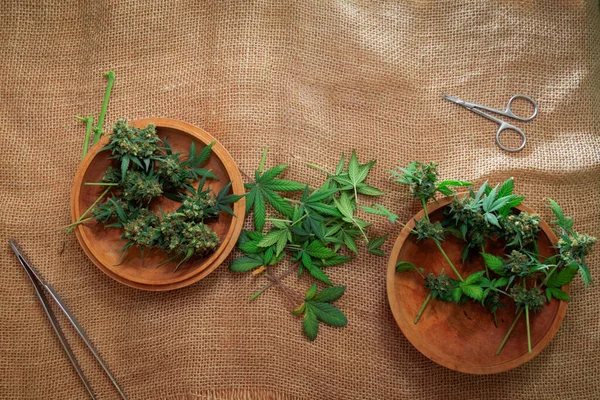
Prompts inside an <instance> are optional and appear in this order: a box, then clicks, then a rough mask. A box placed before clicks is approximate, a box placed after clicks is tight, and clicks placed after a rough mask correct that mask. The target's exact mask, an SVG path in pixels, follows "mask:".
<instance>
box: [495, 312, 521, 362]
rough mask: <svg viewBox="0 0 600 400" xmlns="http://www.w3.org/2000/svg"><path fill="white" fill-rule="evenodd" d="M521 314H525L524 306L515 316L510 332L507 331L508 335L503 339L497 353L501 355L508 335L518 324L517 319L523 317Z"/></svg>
mask: <svg viewBox="0 0 600 400" xmlns="http://www.w3.org/2000/svg"><path fill="white" fill-rule="evenodd" d="M521 315H523V309H522V308H521V309H520V310H519V312H518V313H517V316H516V317H515V320H514V321H513V323H512V325H511V326H510V328H509V329H508V332H506V335H504V339H502V343H500V347H498V350H497V351H496V355H499V354H500V352H501V351H502V348H503V347H504V345H505V344H506V341H507V340H508V337H509V336H510V334H511V333H512V331H513V329H515V325H517V321H519V318H521Z"/></svg>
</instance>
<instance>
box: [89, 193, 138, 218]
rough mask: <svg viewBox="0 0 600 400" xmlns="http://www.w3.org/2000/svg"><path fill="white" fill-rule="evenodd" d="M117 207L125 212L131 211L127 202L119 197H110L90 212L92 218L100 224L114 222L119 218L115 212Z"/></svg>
mask: <svg viewBox="0 0 600 400" xmlns="http://www.w3.org/2000/svg"><path fill="white" fill-rule="evenodd" d="M119 207H120V208H121V209H122V210H123V211H125V212H129V211H131V210H130V206H129V203H128V202H127V201H125V200H123V199H122V198H120V197H111V198H110V199H108V200H106V201H105V202H104V203H102V204H99V205H98V206H96V208H94V210H93V211H92V216H93V217H94V218H95V219H96V220H97V221H98V222H101V223H107V222H111V221H116V220H117V219H118V217H119V215H118V211H117V209H118V208H119Z"/></svg>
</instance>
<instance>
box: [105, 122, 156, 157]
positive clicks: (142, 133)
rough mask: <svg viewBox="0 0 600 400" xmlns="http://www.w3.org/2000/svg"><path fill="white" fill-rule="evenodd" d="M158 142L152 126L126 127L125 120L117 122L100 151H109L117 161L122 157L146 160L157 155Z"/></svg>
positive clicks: (154, 128)
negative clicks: (140, 127)
mask: <svg viewBox="0 0 600 400" xmlns="http://www.w3.org/2000/svg"><path fill="white" fill-rule="evenodd" d="M159 142H160V139H159V138H158V136H157V135H156V127H155V126H154V125H153V124H149V125H148V126H147V127H145V128H142V129H138V128H134V127H131V126H129V125H127V121H125V120H119V121H117V123H116V124H115V126H114V128H113V131H112V133H111V134H110V135H109V142H108V144H107V145H106V146H104V148H103V149H102V150H110V151H111V152H112V154H113V156H115V158H117V159H122V158H123V157H124V156H133V157H137V158H148V157H150V156H152V155H154V154H155V153H157V151H158V146H157V144H158V143H159Z"/></svg>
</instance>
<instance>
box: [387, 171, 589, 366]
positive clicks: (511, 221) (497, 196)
mask: <svg viewBox="0 0 600 400" xmlns="http://www.w3.org/2000/svg"><path fill="white" fill-rule="evenodd" d="M436 167H437V166H436V164H433V163H429V164H423V163H419V162H414V163H412V164H411V165H409V166H408V167H407V168H405V169H403V168H399V171H400V172H393V173H392V176H393V177H395V178H396V181H397V182H400V183H404V184H408V185H409V187H410V190H411V192H412V193H413V195H414V196H415V197H416V198H418V199H419V200H420V202H421V204H422V205H423V207H424V210H425V216H424V218H422V219H420V220H418V221H415V228H414V229H413V230H412V233H413V234H414V235H415V238H416V240H433V241H434V242H435V244H436V245H437V247H438V248H439V250H440V251H441V252H442V254H443V255H444V258H445V259H446V261H447V263H448V264H449V265H450V267H451V268H452V270H453V271H454V273H455V275H456V278H458V279H455V278H450V277H449V276H448V275H447V274H444V273H443V270H442V272H441V273H440V274H439V275H438V276H435V275H434V274H433V273H428V274H427V275H426V276H425V275H424V269H423V268H418V267H417V266H415V265H414V264H412V263H409V262H406V261H403V262H399V263H398V265H397V268H396V270H397V271H398V272H408V271H415V272H417V273H418V274H419V275H421V277H422V278H423V279H424V285H425V287H426V288H427V289H428V290H429V291H430V292H429V295H428V296H427V297H426V299H425V301H424V303H423V305H422V307H421V309H420V310H419V313H418V314H417V316H416V318H415V324H416V323H417V322H418V321H419V318H420V317H421V315H422V314H423V311H424V310H425V308H426V306H427V304H428V302H429V301H430V300H431V299H432V298H433V299H435V300H438V301H445V302H454V303H458V304H462V305H464V304H466V303H467V302H468V301H474V302H477V303H480V304H481V305H482V306H483V307H486V308H487V309H488V310H489V311H490V312H491V313H492V315H493V317H494V321H495V322H496V325H497V320H496V310H497V309H498V308H502V307H504V303H503V301H512V302H514V304H515V307H516V310H517V314H516V317H515V319H514V321H513V324H512V326H511V327H510V328H509V330H508V332H507V334H506V336H505V337H504V340H503V341H502V343H501V344H500V347H499V348H498V351H497V353H496V354H499V353H500V351H501V350H502V347H503V346H504V344H505V343H506V341H507V340H508V337H509V336H510V334H511V333H512V331H513V329H514V327H515V325H516V323H517V321H518V320H519V318H520V317H521V316H522V314H525V318H526V327H527V343H528V350H529V352H531V334H530V324H529V313H530V312H534V313H536V312H539V311H540V310H542V308H543V306H544V304H545V303H546V300H547V301H548V302H549V301H551V300H552V298H556V299H558V300H570V297H569V295H567V293H565V292H564V291H563V290H562V289H561V288H562V287H563V286H564V285H567V284H569V283H570V282H571V281H572V280H573V278H574V277H575V275H576V274H577V272H579V273H580V275H581V277H582V278H583V280H584V282H585V284H586V286H587V285H589V284H590V283H591V282H592V277H591V275H590V272H589V268H588V267H587V265H586V263H585V256H587V254H588V253H589V252H590V250H591V248H592V246H593V245H594V244H595V243H596V238H593V237H590V236H587V235H583V234H579V233H577V232H575V231H573V229H572V227H573V219H572V218H570V217H565V216H564V214H563V211H562V209H561V208H560V207H559V205H558V204H557V203H556V202H555V201H553V200H551V199H550V200H549V201H550V208H551V209H552V212H553V213H554V215H555V216H556V220H554V221H553V223H554V225H556V232H557V234H558V236H559V238H560V240H559V241H558V243H557V245H556V248H557V251H558V254H556V255H553V256H551V257H547V258H544V257H542V256H541V255H540V254H539V251H538V247H537V237H538V233H539V231H540V230H541V227H540V223H541V221H540V218H539V216H537V215H533V214H530V213H528V212H526V211H518V210H517V209H515V207H517V206H518V205H520V204H521V203H522V201H523V200H524V197H523V196H518V195H516V194H513V189H514V182H513V180H512V178H511V179H508V180H507V181H506V182H504V183H503V184H502V185H497V186H496V187H494V188H492V187H490V186H489V185H488V184H487V182H486V183H484V184H483V185H482V186H481V187H480V188H479V190H478V191H477V192H476V193H475V192H474V191H473V190H472V189H470V190H469V191H468V192H467V193H466V194H464V195H462V196H459V195H457V194H456V193H455V192H454V191H453V190H451V189H449V186H470V184H469V183H468V182H463V181H443V182H440V183H438V182H437V181H438V176H437V169H436ZM436 193H441V194H443V195H452V196H454V199H453V201H452V203H451V204H450V205H449V206H448V207H446V210H445V215H446V219H445V220H444V222H443V223H440V222H432V221H430V220H429V215H428V214H427V203H428V202H429V201H430V200H434V197H435V195H436ZM447 234H452V235H454V236H456V237H458V238H459V239H461V240H463V241H464V242H465V247H464V250H463V253H462V261H463V262H465V260H466V258H467V257H469V256H470V255H471V256H475V255H477V253H479V254H481V256H482V257H483V260H484V264H485V270H483V271H478V272H475V273H473V274H471V275H469V276H467V277H465V278H464V279H463V277H462V276H461V275H460V273H459V272H458V271H457V269H456V267H455V266H454V265H453V264H452V262H451V261H450V259H449V258H448V256H447V255H446V253H445V252H444V249H443V247H442V245H441V243H442V242H443V240H444V238H445V237H446V236H447ZM488 241H501V242H502V243H503V244H504V248H505V255H504V256H497V255H492V254H488V253H487V252H486V250H485V249H486V243H487V242H488Z"/></svg>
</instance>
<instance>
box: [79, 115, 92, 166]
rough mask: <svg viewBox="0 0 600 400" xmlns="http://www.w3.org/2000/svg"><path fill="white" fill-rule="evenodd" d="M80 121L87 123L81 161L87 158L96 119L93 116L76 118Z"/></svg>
mask: <svg viewBox="0 0 600 400" xmlns="http://www.w3.org/2000/svg"><path fill="white" fill-rule="evenodd" d="M75 118H77V119H78V120H80V121H83V122H85V138H84V139H83V152H82V154H81V159H82V160H83V158H84V157H85V155H86V154H87V151H88V148H89V147H90V135H91V133H92V125H93V123H94V117H92V116H91V115H89V116H87V117H85V118H84V117H75Z"/></svg>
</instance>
